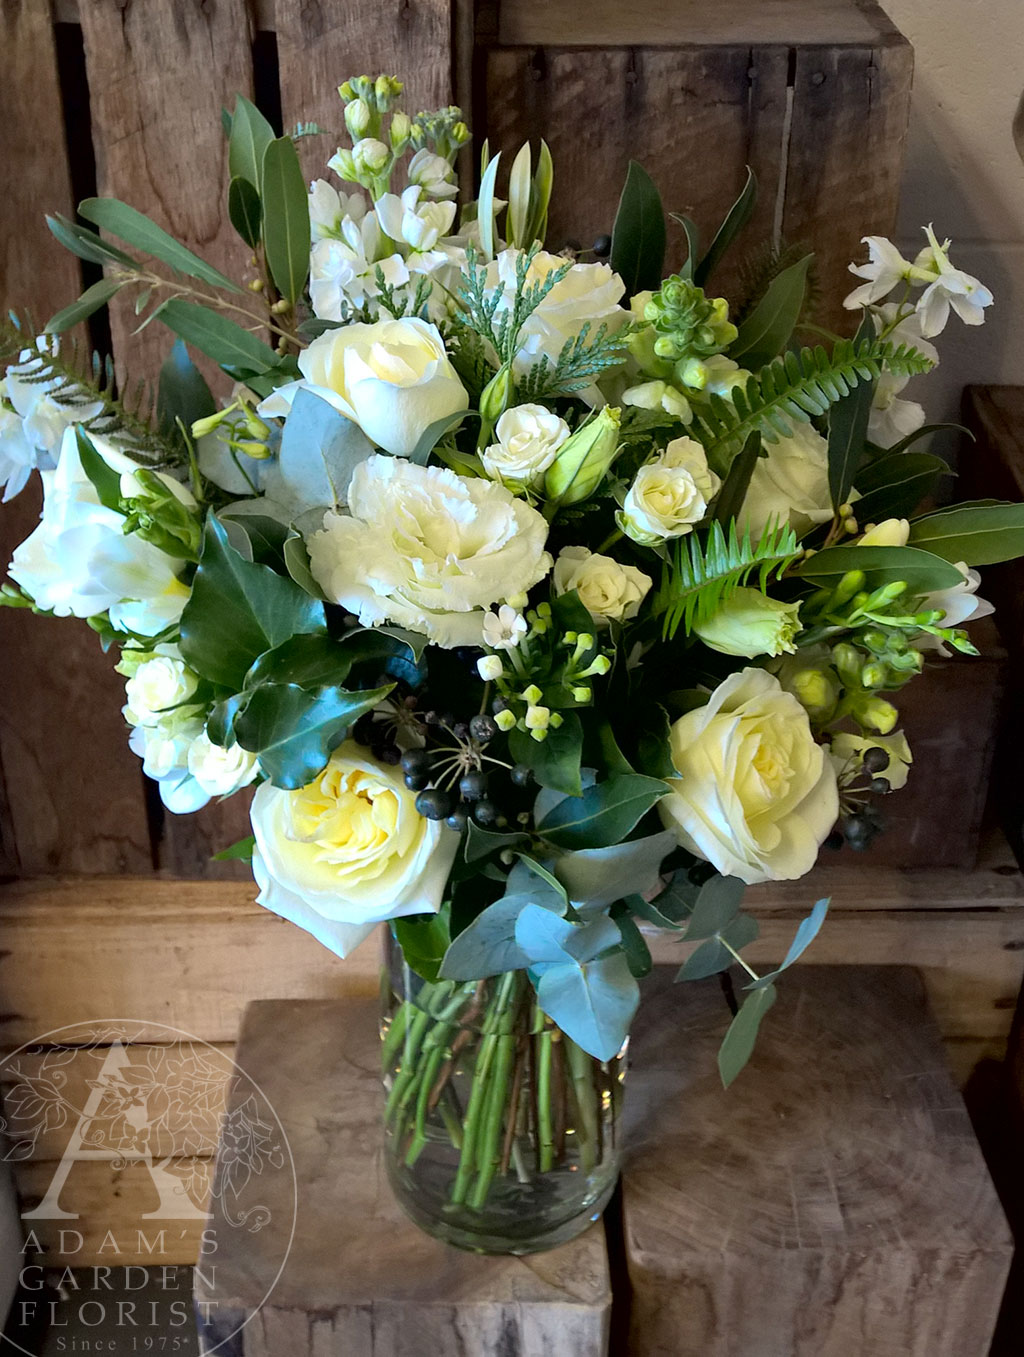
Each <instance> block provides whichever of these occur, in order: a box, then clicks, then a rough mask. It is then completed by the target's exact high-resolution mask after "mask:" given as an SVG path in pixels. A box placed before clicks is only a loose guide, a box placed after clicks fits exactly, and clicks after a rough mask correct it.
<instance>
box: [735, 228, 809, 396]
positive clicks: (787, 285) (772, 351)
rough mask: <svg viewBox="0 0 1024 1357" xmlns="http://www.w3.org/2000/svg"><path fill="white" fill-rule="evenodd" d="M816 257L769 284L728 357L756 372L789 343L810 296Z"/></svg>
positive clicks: (806, 256) (785, 271)
mask: <svg viewBox="0 0 1024 1357" xmlns="http://www.w3.org/2000/svg"><path fill="white" fill-rule="evenodd" d="M813 259H814V255H812V254H808V255H804V257H803V259H800V260H798V261H797V263H795V264H791V265H790V266H789V268H786V269H783V270H782V272H781V273H779V274H778V275H777V276H776V277H775V278H773V279H772V281H771V283H769V285H768V288H767V290H766V291H765V294H764V296H763V297H762V298H761V300H760V301H759V302H758V304H757V306H755V307H754V309H753V310H752V311H751V312H750V314H749V315H748V316H747V318H746V319H745V320H744V321H743V323H742V324H741V325H740V327H739V334H738V335H737V336H736V339H735V341H734V342H733V343H732V344H731V345H730V347H729V357H730V358H733V359H735V360H736V362H737V363H739V364H740V366H741V367H748V368H753V369H755V370H756V369H757V368H759V367H762V366H763V365H764V364H765V363H768V362H770V361H771V360H772V359H773V358H774V357H775V356H776V354H779V353H781V352H782V350H783V349H784V348H785V347H786V345H787V344H788V343H789V338H790V335H792V333H793V328H794V326H795V325H796V323H797V321H798V320H799V319H800V313H801V311H802V310H803V305H804V298H805V296H806V294H807V274H808V271H809V269H810V267H811V263H812V261H813Z"/></svg>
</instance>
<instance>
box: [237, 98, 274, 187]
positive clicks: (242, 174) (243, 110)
mask: <svg viewBox="0 0 1024 1357" xmlns="http://www.w3.org/2000/svg"><path fill="white" fill-rule="evenodd" d="M273 140H274V129H273V128H272V127H271V126H270V123H268V122H267V120H266V118H265V117H264V116H263V114H262V113H261V112H260V111H259V109H258V108H257V107H256V105H255V104H252V103H250V102H249V100H248V99H243V98H242V96H241V95H239V96H238V98H237V99H236V100H235V112H234V116H233V117H232V119H231V126H230V130H229V132H228V168H229V169H230V171H231V177H232V179H236V178H240V179H244V180H246V182H247V183H249V184H251V185H252V187H253V188H254V189H255V190H256V191H257V193H260V192H262V187H263V184H262V173H263V155H264V152H265V151H266V149H267V147H268V146H269V145H270V143H271V142H272V141H273Z"/></svg>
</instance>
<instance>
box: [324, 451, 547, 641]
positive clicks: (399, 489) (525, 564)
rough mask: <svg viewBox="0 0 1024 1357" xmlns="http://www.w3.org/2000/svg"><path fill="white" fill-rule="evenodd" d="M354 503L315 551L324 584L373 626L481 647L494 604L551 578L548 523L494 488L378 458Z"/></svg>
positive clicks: (327, 526) (327, 522) (331, 520)
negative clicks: (399, 628) (387, 625)
mask: <svg viewBox="0 0 1024 1357" xmlns="http://www.w3.org/2000/svg"><path fill="white" fill-rule="evenodd" d="M348 504H349V515H342V514H338V513H333V512H331V513H328V514H327V515H326V517H325V518H324V526H323V530H322V531H321V532H317V533H314V534H313V535H312V536H311V537H310V538H309V539H308V542H307V545H308V547H309V557H310V566H311V569H312V571H313V575H314V577H315V578H316V580H317V583H318V584H320V586H321V587H322V588H323V589H324V591H325V593H326V595H327V597H328V598H330V599H331V600H332V601H333V602H335V603H338V604H340V605H341V606H342V607H344V608H348V609H349V611H350V612H353V613H356V614H358V616H359V620H360V621H361V622H362V623H363V625H364V626H377V625H378V624H380V623H381V622H385V621H391V622H397V623H398V624H399V625H401V626H404V627H409V628H410V629H411V630H413V631H420V632H425V633H426V634H427V635H428V636H429V637H430V638H431V640H433V641H435V642H436V643H437V644H438V645H441V646H446V647H452V646H460V645H480V643H481V641H482V639H483V621H484V613H485V612H486V611H487V609H488V608H489V607H490V605H492V604H494V603H497V602H500V601H502V600H505V599H508V598H512V597H514V596H515V595H516V594H525V593H526V592H527V591H528V590H529V589H531V588H532V587H533V585H535V584H537V583H538V581H540V580H541V579H543V578H544V576H545V575H546V574H547V573H548V571H549V570H550V569H551V557H550V556H549V555H548V553H547V552H546V551H545V550H544V544H545V541H546V538H547V524H546V522H545V521H544V518H543V516H542V515H541V514H539V513H537V511H536V510H535V509H532V508H531V507H530V506H529V505H528V504H526V503H525V502H524V501H523V500H521V499H517V498H516V496H515V495H513V494H512V493H511V491H509V490H506V489H505V487H504V486H501V485H497V484H495V482H493V481H487V480H483V479H480V478H476V479H464V478H463V477H461V476H457V475H456V474H455V473H454V472H453V471H448V470H447V469H446V468H444V467H437V466H431V467H422V466H414V465H413V464H412V463H411V462H407V461H405V460H404V459H402V458H398V457H382V456H375V457H370V458H368V459H367V460H366V461H365V462H363V463H361V465H360V466H358V467H357V468H356V470H355V474H354V475H353V477H352V484H351V486H350V487H349V495H348Z"/></svg>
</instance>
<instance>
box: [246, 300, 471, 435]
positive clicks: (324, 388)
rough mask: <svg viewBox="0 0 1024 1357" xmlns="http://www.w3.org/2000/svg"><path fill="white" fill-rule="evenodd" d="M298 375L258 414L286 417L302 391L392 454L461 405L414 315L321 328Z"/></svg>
mask: <svg viewBox="0 0 1024 1357" xmlns="http://www.w3.org/2000/svg"><path fill="white" fill-rule="evenodd" d="M299 370H300V371H301V373H302V375H303V378H304V379H305V380H303V381H299V382H292V383H290V385H289V386H287V387H280V388H279V389H278V390H277V391H275V392H274V393H273V394H272V395H271V396H270V397H269V398H268V399H267V400H265V401H263V402H262V403H261V405H260V407H259V409H260V413H261V414H270V415H278V414H283V413H287V410H288V408H289V407H290V404H291V400H292V399H294V396H295V392H296V391H297V390H299V389H300V388H301V387H303V386H305V387H308V388H309V389H310V390H311V391H313V392H315V393H316V395H318V396H320V397H322V398H323V399H324V400H325V401H327V402H328V404H330V405H333V406H334V408H335V409H336V410H338V411H340V412H341V414H343V415H345V416H346V418H348V419H351V420H352V421H353V422H354V423H355V424H358V425H359V427H360V428H361V429H362V431H363V432H364V433H365V434H366V436H367V438H370V439H372V440H373V442H374V443H376V444H377V446H378V447H381V448H383V449H384V450H385V452H390V453H393V454H394V455H395V456H396V457H404V456H407V455H408V454H409V453H410V452H412V451H413V449H414V448H415V447H416V444H417V443H418V442H419V441H420V438H421V437H422V435H423V434H424V432H425V431H426V430H427V429H428V428H430V426H431V425H432V424H436V423H437V422H438V420H441V419H445V418H446V417H447V416H449V415H456V414H458V413H459V411H460V410H465V409H466V408H467V406H468V405H469V397H468V396H467V394H466V390H465V388H464V387H463V385H462V383H461V382H460V381H459V378H458V375H457V374H456V372H455V369H454V368H453V367H452V365H451V363H450V362H449V361H448V355H447V353H446V352H445V347H444V340H443V339H442V338H441V336H440V334H439V333H438V330H437V327H436V326H435V325H430V324H428V322H427V321H424V320H419V319H417V318H415V317H408V318H406V319H404V320H379V321H376V322H375V323H374V324H372V325H345V326H343V327H342V328H341V329H338V330H328V331H327V333H326V334H322V335H320V336H319V338H317V339H314V340H313V342H312V344H310V346H309V348H308V349H305V350H304V351H303V352H302V353H301V354H300V355H299Z"/></svg>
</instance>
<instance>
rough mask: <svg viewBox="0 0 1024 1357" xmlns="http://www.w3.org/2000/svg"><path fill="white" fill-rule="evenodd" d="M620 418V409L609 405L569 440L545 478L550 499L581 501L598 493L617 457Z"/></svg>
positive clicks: (558, 502) (559, 451)
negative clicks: (597, 490) (595, 492)
mask: <svg viewBox="0 0 1024 1357" xmlns="http://www.w3.org/2000/svg"><path fill="white" fill-rule="evenodd" d="M620 418H621V411H620V410H618V409H617V408H615V407H612V406H607V405H606V406H605V407H604V409H602V410H599V411H598V413H597V414H596V415H595V416H594V418H593V419H591V420H590V421H589V422H588V423H586V424H584V425H583V426H582V427H581V428H579V429H577V430H576V432H575V433H574V434H571V435H570V436H569V438H567V439H566V441H565V442H564V443H563V444H562V446H561V447H560V448H559V449H558V452H557V453H556V454H555V460H554V461H553V462H552V464H551V466H550V467H549V468H548V471H547V475H546V476H545V478H544V492H545V494H546V495H547V497H548V499H549V500H551V501H553V502H555V503H557V504H578V503H579V502H580V500H584V499H588V498H589V497H590V496H591V495H592V494H593V493H594V491H595V490H596V489H597V487H598V486H599V485H600V484H601V482H602V481H603V480H604V478H605V476H606V474H607V472H608V468H609V467H610V466H611V464H612V462H613V461H614V460H615V454H616V452H617V451H618V446H619V420H620Z"/></svg>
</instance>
